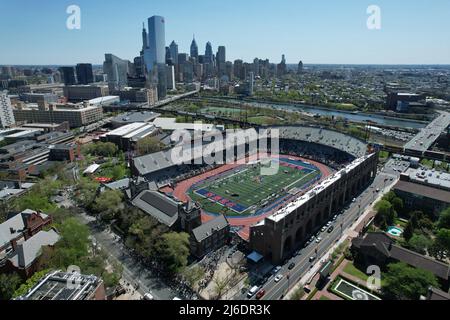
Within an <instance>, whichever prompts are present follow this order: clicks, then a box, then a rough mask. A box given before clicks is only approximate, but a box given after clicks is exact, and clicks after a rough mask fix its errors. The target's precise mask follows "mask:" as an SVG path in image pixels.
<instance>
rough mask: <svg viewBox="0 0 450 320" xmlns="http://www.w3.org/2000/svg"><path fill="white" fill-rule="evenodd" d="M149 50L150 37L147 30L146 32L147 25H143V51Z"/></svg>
mask: <svg viewBox="0 0 450 320" xmlns="http://www.w3.org/2000/svg"><path fill="white" fill-rule="evenodd" d="M146 49H148V35H147V30H145V23H144V22H143V23H142V51H145V50H146Z"/></svg>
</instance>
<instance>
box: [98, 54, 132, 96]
mask: <svg viewBox="0 0 450 320" xmlns="http://www.w3.org/2000/svg"><path fill="white" fill-rule="evenodd" d="M128 62H129V61H127V60H122V59H120V58H118V57H116V56H115V55H113V54H110V53H106V54H105V62H104V63H103V72H104V73H106V75H107V76H108V86H109V90H110V92H113V91H115V90H122V89H123V88H124V87H125V86H126V85H127V83H128Z"/></svg>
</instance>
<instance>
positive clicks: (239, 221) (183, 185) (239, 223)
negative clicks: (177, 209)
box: [160, 155, 332, 240]
mask: <svg viewBox="0 0 450 320" xmlns="http://www.w3.org/2000/svg"><path fill="white" fill-rule="evenodd" d="M275 157H276V156H274V155H272V158H275ZM279 157H280V158H281V157H283V158H292V159H295V160H300V161H303V162H309V163H311V164H312V165H314V166H316V167H317V168H318V169H319V170H320V172H321V173H322V178H321V181H322V180H324V179H326V178H327V177H328V176H329V175H330V174H331V173H332V170H331V169H330V168H329V167H327V166H326V165H324V164H323V163H319V162H316V161H312V160H307V159H304V158H301V157H297V156H293V155H281V156H279ZM254 160H257V156H256V155H254V156H252V157H249V158H247V159H246V161H245V163H248V162H251V161H254ZM242 165H244V164H243V163H233V164H225V165H223V166H221V167H219V168H216V169H213V170H211V171H208V172H205V173H202V174H200V175H198V176H195V177H192V178H189V179H186V180H184V181H181V182H179V183H178V184H177V185H176V186H175V188H174V189H173V190H172V189H171V188H163V189H161V190H160V191H162V192H165V193H170V192H172V194H173V196H174V197H175V198H177V199H179V200H180V201H182V202H185V203H186V202H188V201H189V200H190V198H189V196H188V191H189V189H190V188H191V187H192V186H193V185H194V184H196V183H198V182H201V181H203V180H206V179H208V178H211V177H214V176H217V175H221V174H223V173H225V172H227V171H230V170H233V169H235V168H238V167H240V166H242ZM317 183H319V182H317ZM317 183H316V184H317ZM308 190H309V189H308ZM305 191H307V190H303V191H302V192H303V193H304V192H305ZM295 196H298V194H297V195H295ZM284 204H285V202H283V203H281V204H280V205H279V206H276V207H275V208H273V209H272V210H270V211H268V212H266V213H264V214H261V215H258V216H253V217H251V216H249V217H242V218H234V217H227V220H228V222H229V223H230V225H231V226H233V227H239V228H242V229H241V230H240V231H239V235H240V236H241V237H242V238H243V239H245V240H248V238H249V236H250V226H251V225H254V224H256V223H258V222H260V221H261V220H263V219H265V218H266V217H268V216H270V215H271V214H273V213H274V212H275V211H277V210H278V209H279V208H281V207H282V206H283V205H284ZM212 219H214V216H212V215H209V214H207V213H205V212H203V211H202V222H203V223H205V222H208V221H210V220H212Z"/></svg>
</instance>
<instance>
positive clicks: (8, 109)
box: [0, 91, 16, 128]
mask: <svg viewBox="0 0 450 320" xmlns="http://www.w3.org/2000/svg"><path fill="white" fill-rule="evenodd" d="M15 123H16V121H15V119H14V113H13V109H12V106H11V99H9V97H8V95H7V93H6V91H3V92H0V128H9V127H11V126H12V125H14V124H15Z"/></svg>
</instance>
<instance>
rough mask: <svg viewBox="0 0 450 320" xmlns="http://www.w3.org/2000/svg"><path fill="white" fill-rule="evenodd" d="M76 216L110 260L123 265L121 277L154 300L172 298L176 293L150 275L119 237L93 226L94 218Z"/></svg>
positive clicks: (83, 215)
mask: <svg viewBox="0 0 450 320" xmlns="http://www.w3.org/2000/svg"><path fill="white" fill-rule="evenodd" d="M78 217H80V219H81V220H82V222H83V223H85V224H86V225H88V226H89V228H90V229H91V232H92V236H93V237H94V238H95V240H96V242H97V245H100V246H101V248H102V249H103V250H104V251H105V252H106V253H107V254H108V256H109V258H110V259H111V260H112V261H115V262H118V263H119V264H121V265H122V266H123V278H124V280H125V281H127V282H128V283H130V284H131V285H132V286H134V287H135V286H136V284H138V285H139V287H138V289H137V290H138V292H139V293H141V294H142V295H144V294H145V293H150V294H151V295H153V296H154V297H155V299H156V300H172V299H173V298H174V297H176V296H177V293H176V292H175V291H174V290H173V289H171V288H170V287H169V286H168V285H167V284H165V283H164V281H163V280H162V279H161V278H160V277H158V276H156V275H152V272H151V270H149V268H147V267H145V266H144V265H143V264H142V263H140V262H139V261H137V260H136V259H135V258H133V257H132V256H131V255H130V254H129V253H128V250H127V248H125V247H124V245H123V244H122V243H121V242H120V240H119V237H118V236H116V235H114V234H113V233H112V232H110V231H107V230H102V229H100V228H98V227H95V218H92V217H90V216H88V215H87V214H85V213H83V214H80V215H79V216H78Z"/></svg>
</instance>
